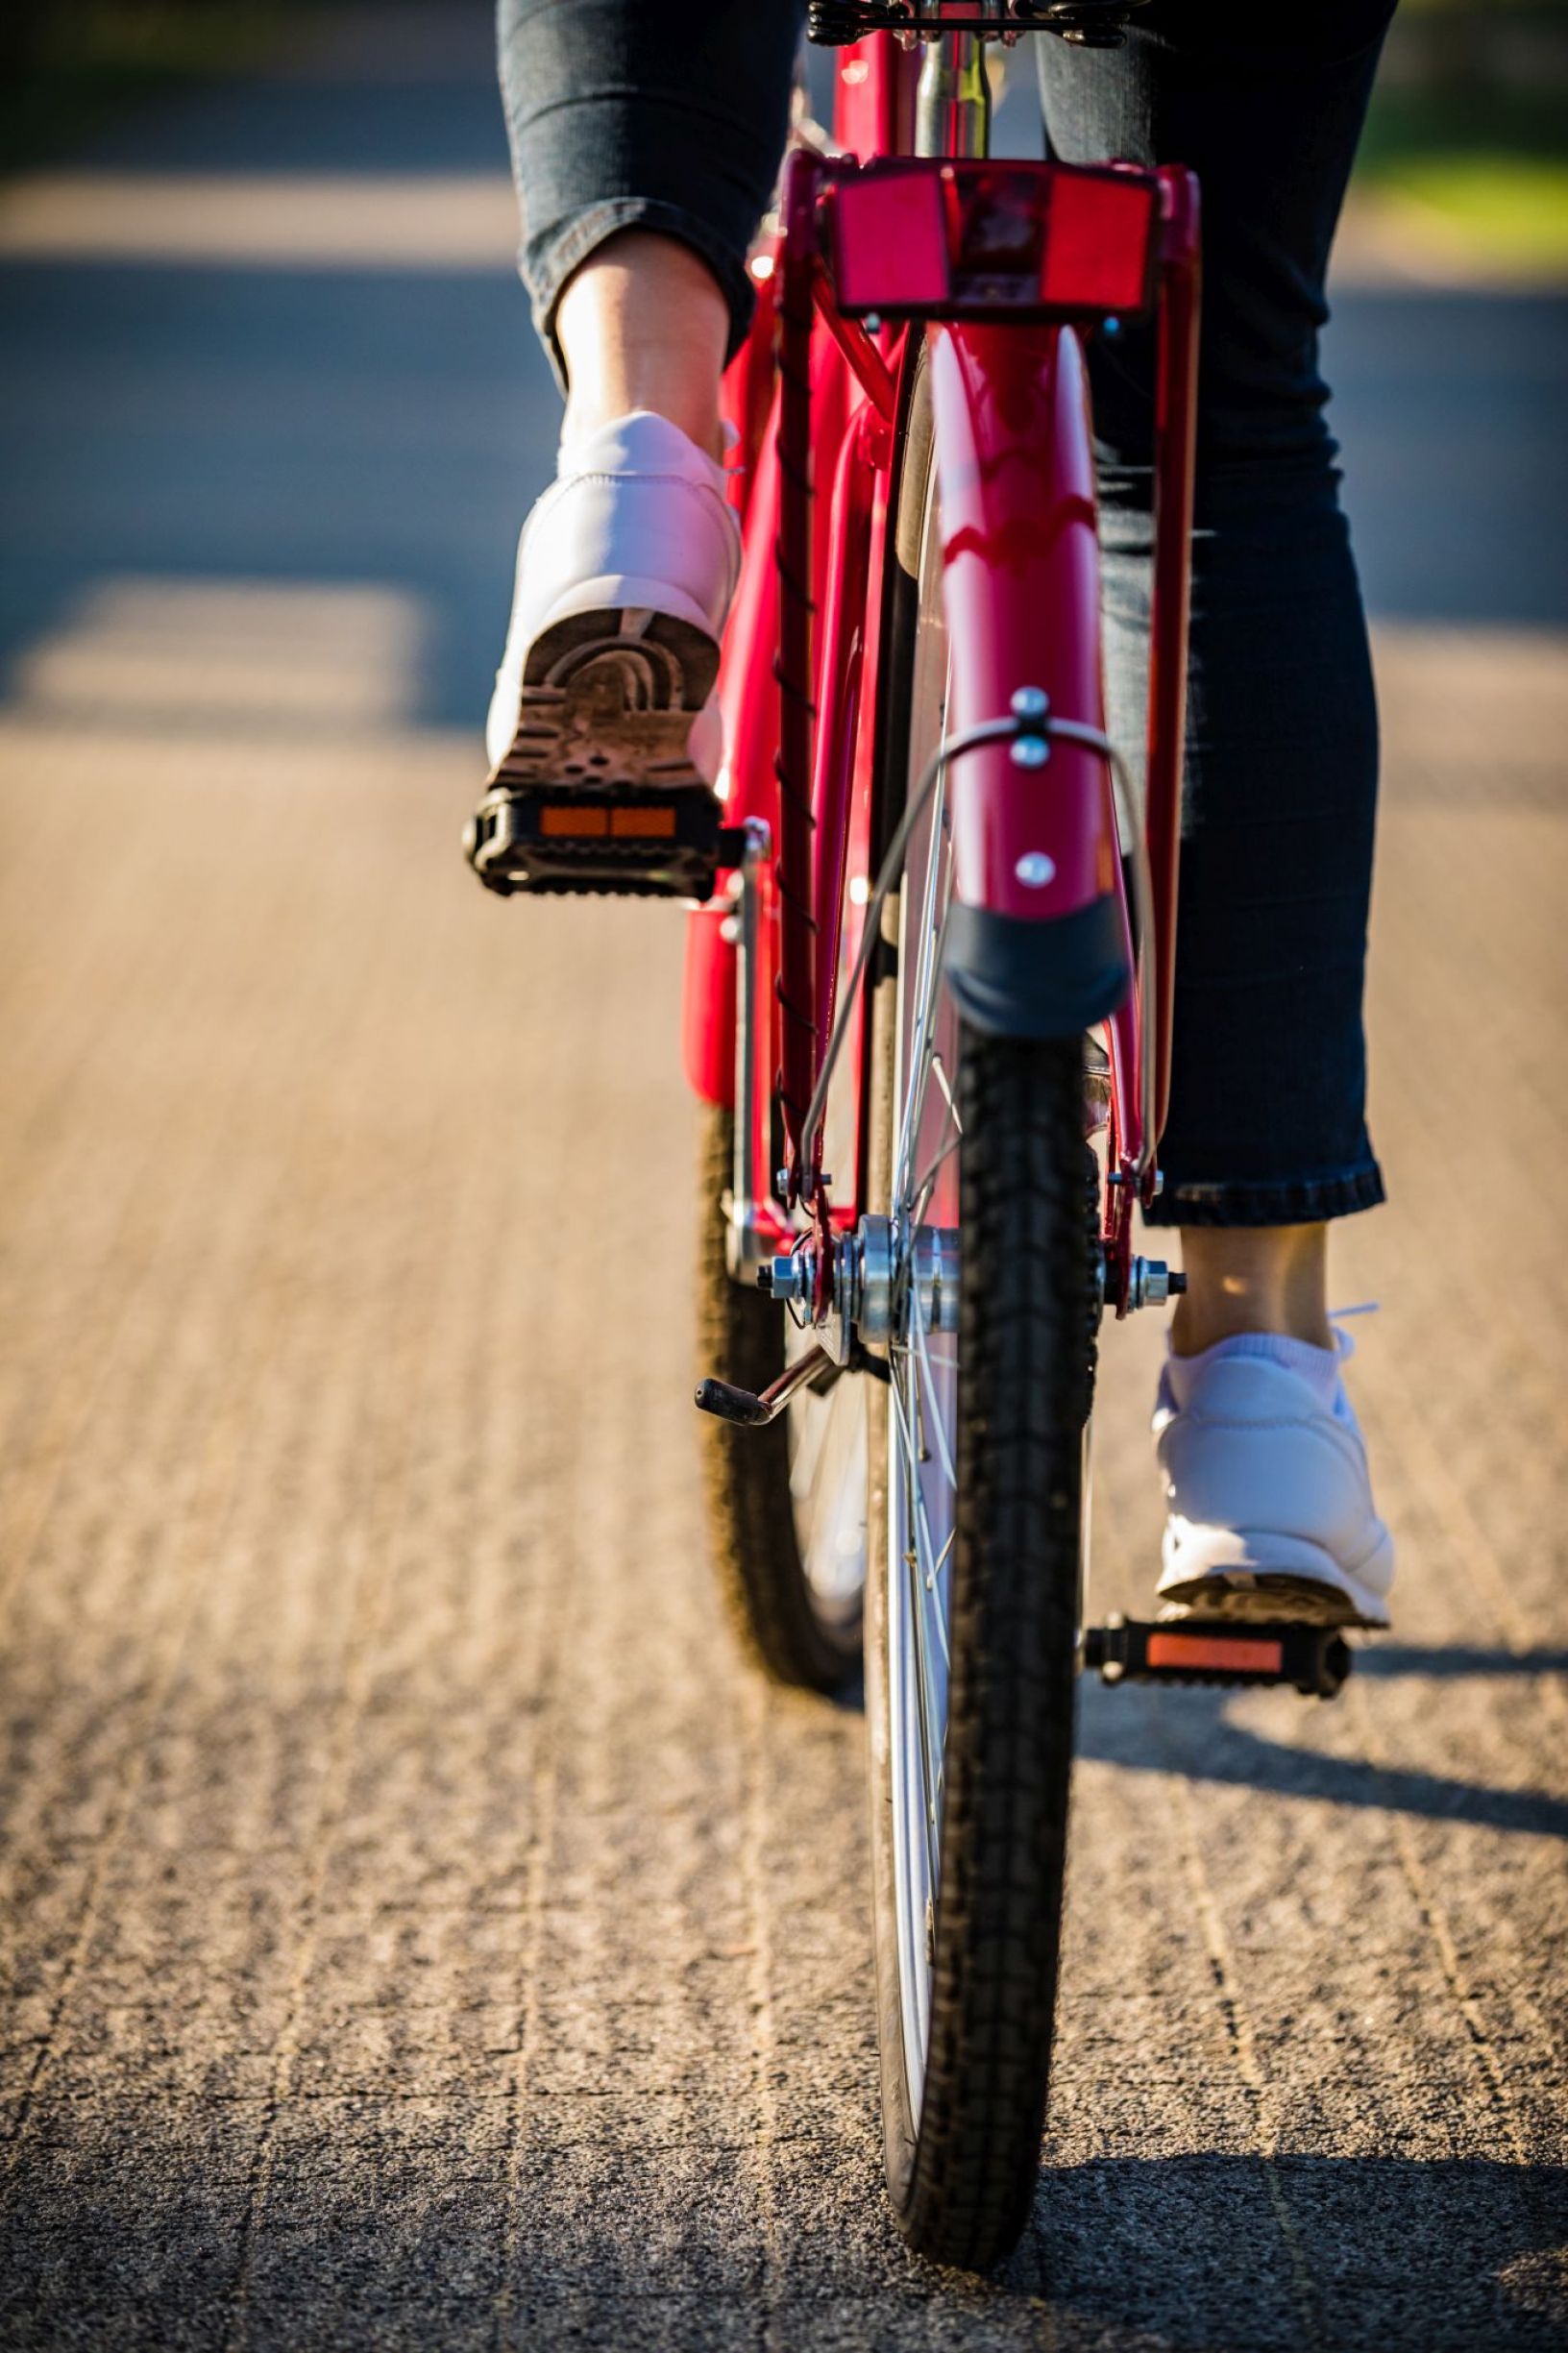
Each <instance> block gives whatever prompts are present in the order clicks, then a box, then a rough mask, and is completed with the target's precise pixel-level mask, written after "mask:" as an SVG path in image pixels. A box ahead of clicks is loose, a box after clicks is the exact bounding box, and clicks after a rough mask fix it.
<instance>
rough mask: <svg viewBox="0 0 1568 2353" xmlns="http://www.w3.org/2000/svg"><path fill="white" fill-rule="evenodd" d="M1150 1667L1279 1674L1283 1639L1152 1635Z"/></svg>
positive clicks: (1199, 1671)
mask: <svg viewBox="0 0 1568 2353" xmlns="http://www.w3.org/2000/svg"><path fill="white" fill-rule="evenodd" d="M1148 1660H1149V1664H1150V1666H1151V1667H1190V1668H1191V1669H1192V1671H1193V1673H1194V1674H1210V1673H1212V1672H1213V1670H1214V1669H1216V1668H1217V1669H1218V1670H1219V1671H1220V1672H1221V1673H1222V1674H1223V1672H1224V1671H1225V1669H1226V1668H1229V1669H1230V1671H1231V1673H1232V1674H1233V1675H1278V1674H1279V1672H1280V1669H1281V1667H1282V1666H1283V1665H1284V1663H1285V1645H1284V1644H1283V1643H1282V1642H1240V1641H1237V1642H1228V1641H1226V1640H1225V1639H1224V1638H1223V1637H1216V1636H1215V1635H1213V1634H1151V1635H1150V1636H1149V1648H1148Z"/></svg>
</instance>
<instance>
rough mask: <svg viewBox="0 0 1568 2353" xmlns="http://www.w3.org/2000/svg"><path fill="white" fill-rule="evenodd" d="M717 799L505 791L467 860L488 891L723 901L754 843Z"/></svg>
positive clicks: (481, 822) (483, 813)
mask: <svg viewBox="0 0 1568 2353" xmlns="http://www.w3.org/2000/svg"><path fill="white" fill-rule="evenodd" d="M722 817H723V811H722V810H721V807H720V804H719V803H718V801H716V800H715V799H714V797H713V796H712V794H711V793H709V792H707V791H706V790H705V789H700V788H698V787H694V786H691V785H683V786H681V787H679V788H678V789H677V790H674V791H672V792H668V793H658V792H650V791H649V790H647V789H646V788H643V789H635V788H627V787H617V786H614V785H610V786H597V787H594V786H573V787H571V788H568V789H559V788H553V787H551V786H548V785H522V786H520V785H516V784H498V785H495V786H493V787H492V788H491V790H490V791H489V792H488V793H486V795H485V797H484V798H483V800H481V801H480V803H479V805H478V809H477V810H476V812H475V814H474V815H473V817H471V818H470V819H469V821H468V823H467V825H466V826H465V827H464V829H463V851H464V855H465V856H466V857H467V859H468V863H469V865H470V866H471V867H472V868H473V869H474V871H475V872H476V874H478V878H479V880H480V881H481V882H482V883H483V884H484V886H485V889H486V890H487V891H495V892H497V893H498V894H499V895H501V896H502V897H509V896H510V895H511V894H512V893H513V892H515V891H533V892H551V893H557V894H559V893H576V894H578V895H581V894H585V893H586V894H594V895H604V896H613V897H637V898H649V897H652V898H695V899H706V898H711V897H712V896H713V890H714V883H715V880H716V878H717V875H718V873H719V870H720V869H721V868H722V867H733V866H739V865H740V863H741V859H742V857H743V855H744V854H745V847H746V837H745V834H744V832H743V830H742V828H741V827H740V826H738V825H726V824H723V822H722Z"/></svg>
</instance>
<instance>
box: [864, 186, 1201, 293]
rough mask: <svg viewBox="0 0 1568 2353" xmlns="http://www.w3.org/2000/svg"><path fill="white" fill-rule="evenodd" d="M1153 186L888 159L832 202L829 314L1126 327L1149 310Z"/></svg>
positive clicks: (1156, 200) (1155, 221)
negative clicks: (1055, 318) (1029, 319)
mask: <svg viewBox="0 0 1568 2353" xmlns="http://www.w3.org/2000/svg"><path fill="white" fill-rule="evenodd" d="M1159 218H1160V185H1159V182H1158V181H1157V180H1156V179H1155V177H1154V175H1153V174H1152V173H1151V172H1140V171H1133V170H1131V169H1123V168H1122V167H1120V166H1115V167H1112V166H1106V165H1077V164H1069V163H989V162H988V163H981V162H975V163H967V162H954V163H938V162H936V161H934V160H933V161H926V160H924V159H920V160H898V161H895V162H888V163H873V164H869V165H868V166H867V167H866V169H865V170H864V171H860V172H854V173H848V174H846V175H845V178H844V179H843V180H840V181H838V182H837V183H836V184H834V186H833V188H832V191H831V195H830V199H829V207H828V219H829V222H830V224H831V229H832V235H833V284H834V290H835V292H836V294H837V296H838V301H839V306H840V308H841V309H843V310H845V311H846V312H848V313H850V314H851V315H854V314H855V313H859V312H865V311H868V310H874V311H879V312H884V313H887V314H889V315H891V316H894V317H897V316H899V315H900V314H901V315H903V316H905V317H908V316H910V315H912V314H913V315H917V316H918V315H920V314H923V313H932V312H934V313H937V314H939V315H940V314H943V313H947V314H951V315H952V316H954V317H957V318H965V317H969V318H975V317H982V316H985V315H987V314H988V313H991V312H995V311H1008V310H1012V311H1021V312H1024V313H1026V314H1030V315H1033V316H1035V317H1037V318H1038V317H1040V316H1041V314H1042V313H1044V314H1047V315H1051V314H1054V315H1062V314H1064V313H1066V314H1067V315H1072V316H1078V317H1085V318H1097V317H1106V316H1109V315H1110V314H1112V313H1113V312H1115V313H1116V314H1118V315H1121V316H1133V315H1136V314H1137V313H1139V312H1140V311H1142V310H1145V309H1147V307H1148V306H1149V304H1150V302H1151V301H1152V299H1153V291H1154V262H1155V253H1156V246H1157V243H1158V238H1157V229H1158V225H1159Z"/></svg>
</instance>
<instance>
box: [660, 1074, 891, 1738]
mask: <svg viewBox="0 0 1568 2353" xmlns="http://www.w3.org/2000/svg"><path fill="white" fill-rule="evenodd" d="M733 1138H734V1120H733V1115H732V1114H731V1113H729V1112H728V1111H726V1110H724V1109H723V1107H722V1106H720V1105H718V1104H711V1103H704V1104H703V1105H702V1106H701V1108H700V1111H699V1114H698V1249H697V1298H698V1313H697V1349H698V1357H697V1361H698V1373H699V1375H706V1374H710V1373H712V1374H717V1375H718V1377H719V1378H720V1379H721V1380H723V1381H728V1382H732V1383H734V1384H735V1385H736V1386H737V1387H740V1388H747V1389H751V1390H758V1389H764V1388H766V1387H767V1386H768V1385H769V1383H770V1382H772V1381H776V1380H777V1379H778V1376H779V1374H780V1373H781V1372H782V1371H783V1370H784V1345H785V1328H784V1316H783V1312H782V1311H781V1310H780V1309H779V1308H777V1307H776V1306H775V1305H774V1304H773V1302H772V1300H771V1299H769V1298H767V1297H765V1296H764V1294H763V1293H762V1292H761V1291H759V1290H754V1289H751V1288H748V1287H747V1286H745V1285H744V1284H741V1283H739V1282H737V1281H736V1280H735V1278H734V1277H733V1276H732V1275H731V1274H730V1272H729V1269H728V1266H727V1264H726V1262H725V1257H724V1234H725V1218H724V1212H723V1194H724V1192H725V1191H726V1189H728V1186H729V1183H730V1176H731V1170H732V1168H733ZM698 1446H699V1448H700V1452H701V1462H702V1489H703V1501H704V1505H705V1507H706V1517H707V1525H708V1543H709V1549H710V1552H711V1553H712V1556H713V1564H714V1569H715V1572H716V1574H717V1577H718V1581H719V1587H720V1592H721V1595H722V1597H723V1603H724V1606H725V1611H726V1614H727V1615H728V1617H729V1619H730V1622H731V1624H732V1625H733V1627H734V1628H735V1630H736V1632H737V1633H738V1635H739V1636H740V1639H741V1641H742V1643H743V1645H744V1647H745V1648H746V1649H747V1651H749V1653H750V1654H751V1656H752V1658H753V1659H754V1660H755V1661H756V1662H757V1663H758V1664H759V1665H760V1666H762V1667H763V1668H764V1669H765V1670H766V1671H767V1673H768V1674H769V1675H770V1676H771V1677H772V1679H773V1680H774V1681H775V1682H780V1683H789V1684H793V1685H796V1686H797V1687H799V1688H802V1689H805V1690H808V1691H821V1692H826V1693H833V1692H837V1691H840V1690H842V1689H843V1688H844V1687H845V1684H846V1683H848V1682H850V1681H852V1680H853V1679H854V1678H855V1677H856V1676H857V1675H858V1674H859V1672H860V1648H861V1624H860V1615H859V1612H858V1611H856V1612H851V1613H848V1614H846V1615H845V1616H843V1617H830V1616H828V1615H827V1614H826V1613H825V1612H824V1611H823V1610H822V1609H821V1607H820V1606H819V1605H818V1603H817V1600H816V1597H815V1595H814V1594H813V1592H812V1588H811V1585H810V1582H809V1581H808V1579H807V1577H806V1573H805V1568H804V1565H803V1563H802V1561H801V1557H800V1547H799V1544H798V1542H797V1540H796V1526H795V1514H794V1508H793V1505H792V1502H791V1497H790V1456H789V1434H788V1431H787V1429H786V1426H785V1423H784V1421H783V1419H782V1418H781V1419H780V1420H778V1421H776V1422H773V1423H771V1424H770V1425H769V1426H768V1427H767V1428H766V1429H763V1430H737V1429H734V1428H733V1427H731V1425H730V1424H728V1423H726V1422H722V1421H718V1420H716V1419H715V1417H714V1416H713V1415H711V1414H706V1413H704V1414H701V1415H699V1416H698Z"/></svg>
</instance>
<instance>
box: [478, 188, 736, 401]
mask: <svg viewBox="0 0 1568 2353" xmlns="http://www.w3.org/2000/svg"><path fill="white" fill-rule="evenodd" d="M625 229H647V230H651V231H653V232H654V233H656V234H658V235H660V236H666V237H679V238H680V240H681V242H682V243H683V244H685V245H689V246H690V247H691V248H692V251H693V252H694V253H695V254H696V255H697V257H698V259H699V260H701V261H705V262H706V264H707V266H708V268H709V269H710V270H711V271H712V272H713V275H714V277H715V279H716V280H717V281H718V284H719V291H720V293H721V294H722V295H723V298H724V301H725V303H726V305H727V306H728V308H729V347H728V350H727V351H726V352H725V354H724V358H725V361H726V364H727V362H728V361H729V360H731V359H733V358H734V356H735V354H736V353H737V352H738V351H739V350H740V348H741V345H742V344H743V343H744V342H745V340H746V331H747V328H748V327H749V326H750V324H751V312H752V309H753V307H754V306H755V296H754V294H753V291H752V286H751V280H750V277H749V276H748V274H747V267H746V259H745V257H744V255H737V254H736V252H735V251H734V249H733V248H732V247H731V246H730V245H728V244H727V243H726V242H725V240H724V239H723V237H722V236H717V235H716V234H715V233H714V232H713V230H712V229H711V228H710V227H709V226H708V225H707V223H706V222H705V221H703V220H702V219H701V217H700V216H699V215H698V213H696V212H688V211H686V210H685V209H684V208H682V207H681V206H680V205H672V204H667V203H664V202H662V201H661V200H660V199H659V198H657V197H651V196H611V197H605V198H604V199H602V200H601V201H600V203H598V204H592V205H579V206H577V207H576V209H575V210H573V211H571V212H565V213H562V215H561V216H560V218H559V219H558V220H553V221H551V224H550V227H549V228H548V229H546V230H544V231H542V232H541V233H540V234H539V235H538V236H536V237H529V238H528V240H527V243H526V244H525V246H524V248H523V254H522V271H523V282H524V284H525V285H526V286H527V289H528V293H529V295H530V297H531V299H532V303H533V323H534V326H535V328H536V329H537V331H538V333H539V339H540V341H541V342H542V343H543V344H544V347H545V349H546V351H547V352H548V353H549V354H550V358H551V366H552V367H553V368H554V370H555V374H556V378H557V380H559V383H560V386H561V390H562V391H563V392H564V391H565V390H566V389H567V377H566V361H565V359H564V357H563V355H562V353H561V347H560V345H559V343H558V342H557V341H556V338H555V312H556V309H557V307H558V306H559V304H560V299H561V296H562V294H563V293H564V292H565V290H566V282H567V280H568V279H569V278H570V277H571V276H572V274H573V272H574V270H577V269H580V268H581V266H582V264H583V263H584V262H585V261H586V260H587V258H588V257H589V255H590V254H591V253H593V252H595V251H596V250H597V248H598V247H599V246H600V245H602V244H604V243H605V242H606V240H607V239H608V238H610V237H614V236H619V235H620V234H621V233H622V231H623V230H625Z"/></svg>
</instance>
